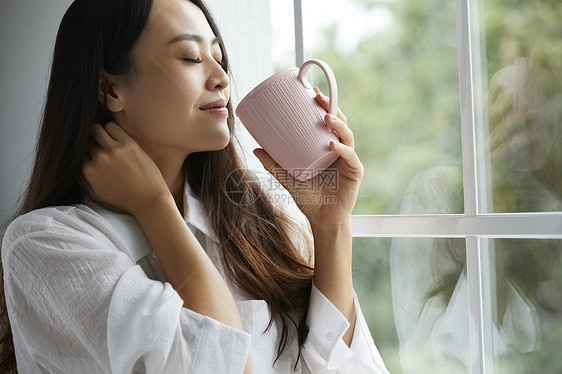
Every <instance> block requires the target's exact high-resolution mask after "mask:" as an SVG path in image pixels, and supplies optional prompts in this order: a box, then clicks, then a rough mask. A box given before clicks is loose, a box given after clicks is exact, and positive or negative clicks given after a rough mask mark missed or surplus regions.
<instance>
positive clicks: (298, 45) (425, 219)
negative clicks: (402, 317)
mask: <svg viewBox="0 0 562 374" xmlns="http://www.w3.org/2000/svg"><path fill="white" fill-rule="evenodd" d="M456 8H457V11H456V12H457V42H458V46H459V48H458V69H459V90H460V92H459V94H460V96H459V97H460V103H461V108H460V109H461V111H460V114H461V118H460V121H461V141H462V166H463V187H464V210H465V213H464V214H428V215H354V216H352V229H353V236H354V237H393V238H395V237H416V238H424V237H426V238H427V237H429V238H464V239H465V241H466V243H465V244H466V263H467V279H468V289H469V309H470V311H469V312H470V315H471V318H470V325H469V328H470V354H471V358H472V360H471V361H472V362H473V365H472V368H471V372H472V373H473V374H484V373H488V374H491V373H492V372H493V368H492V366H491V365H489V363H488V364H487V363H486V356H488V354H487V353H488V352H489V351H490V350H491V349H492V347H491V344H490V342H488V341H486V344H485V339H487V338H489V335H490V334H486V333H485V331H486V330H485V326H486V323H488V324H489V323H490V320H491V318H489V315H488V314H489V313H491V310H492V308H491V304H492V301H491V297H492V296H491V295H489V292H488V293H486V292H485V290H484V289H483V287H482V285H483V284H490V283H488V282H483V279H484V278H486V279H490V277H491V276H493V274H491V271H489V264H490V262H491V259H489V258H487V254H488V253H489V252H488V251H487V247H486V246H487V245H488V241H487V240H486V239H488V238H494V239H500V238H501V239H503V238H512V239H513V238H515V239H562V213H561V212H554V213H550V212H545V213H508V214H503V213H494V214H483V213H480V209H479V201H480V203H482V202H483V198H485V197H486V196H487V191H480V190H479V186H486V185H487V183H485V178H486V175H485V174H483V173H481V172H479V171H480V170H484V168H480V167H478V158H477V155H478V154H483V150H477V145H478V144H483V142H477V138H476V136H477V133H476V131H475V129H476V128H477V124H478V123H482V122H479V121H482V118H478V116H479V115H480V116H481V114H482V111H481V108H478V107H477V103H480V102H482V101H481V100H479V99H480V98H479V97H478V96H476V95H478V93H480V92H482V89H481V87H475V85H477V84H480V82H479V79H473V77H481V76H482V75H481V74H480V72H481V68H482V66H481V61H480V60H479V59H477V58H475V57H479V56H476V55H475V54H476V53H479V51H480V50H481V48H480V45H479V43H480V35H479V32H480V31H479V28H478V2H477V1H470V0H457V2H456ZM294 21H295V52H296V53H295V55H296V66H300V65H302V63H303V61H304V35H303V17H302V0H294ZM473 51H475V53H473ZM480 181H481V182H480ZM479 182H480V183H479ZM485 349H486V350H487V351H485ZM488 357H490V356H488Z"/></svg>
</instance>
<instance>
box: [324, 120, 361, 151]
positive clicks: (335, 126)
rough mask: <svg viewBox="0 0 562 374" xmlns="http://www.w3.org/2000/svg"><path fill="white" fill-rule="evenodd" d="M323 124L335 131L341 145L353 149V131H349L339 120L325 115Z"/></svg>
mask: <svg viewBox="0 0 562 374" xmlns="http://www.w3.org/2000/svg"><path fill="white" fill-rule="evenodd" d="M324 122H325V123H326V126H328V127H329V128H331V129H332V130H335V131H336V133H337V134H338V136H339V138H340V140H341V142H342V143H343V144H345V145H347V146H349V147H352V148H353V147H354V137H353V131H351V129H350V128H349V126H347V124H346V123H345V122H344V121H342V119H341V118H339V117H334V116H332V115H331V114H326V116H324Z"/></svg>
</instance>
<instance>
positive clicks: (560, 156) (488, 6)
mask: <svg viewBox="0 0 562 374" xmlns="http://www.w3.org/2000/svg"><path fill="white" fill-rule="evenodd" d="M483 8H484V11H485V14H486V17H483V18H482V19H481V25H480V28H481V30H482V31H481V32H482V34H483V35H484V36H485V45H486V50H482V51H478V52H479V53H480V54H481V55H483V56H486V67H485V70H487V71H488V76H489V78H483V79H486V81H487V84H484V86H488V89H487V92H485V93H484V95H483V99H484V102H483V107H484V111H485V112H484V118H485V119H486V120H487V122H488V123H487V125H488V128H487V130H484V132H485V133H486V136H485V137H484V141H485V142H486V144H487V148H488V155H486V159H485V163H486V164H487V168H488V170H489V175H490V181H489V183H488V187H489V194H491V199H490V196H488V198H487V200H488V204H487V206H483V207H482V208H483V210H485V211H491V212H498V213H500V212H542V211H560V210H562V173H561V172H560V171H561V170H562V147H560V144H561V143H562V125H561V121H562V105H560V103H561V102H562V84H561V82H562V75H561V73H562V44H561V42H560V40H562V39H561V38H560V36H561V35H562V27H561V26H560V22H559V20H560V17H562V3H560V2H559V1H541V2H533V3H531V2H522V1H516V2H513V1H506V0H495V1H485V2H484V3H483ZM485 83H486V82H485ZM479 156H482V157H483V156H484V155H479ZM482 205H483V204H482Z"/></svg>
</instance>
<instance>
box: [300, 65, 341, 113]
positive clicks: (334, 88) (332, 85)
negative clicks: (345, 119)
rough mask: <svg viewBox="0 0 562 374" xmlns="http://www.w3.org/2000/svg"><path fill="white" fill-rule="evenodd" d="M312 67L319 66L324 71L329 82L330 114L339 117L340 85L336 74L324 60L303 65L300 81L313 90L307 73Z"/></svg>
mask: <svg viewBox="0 0 562 374" xmlns="http://www.w3.org/2000/svg"><path fill="white" fill-rule="evenodd" d="M312 65H317V66H318V67H320V69H322V71H323V72H324V75H325V76H326V79H327V80H328V90H329V95H330V104H329V106H328V109H329V110H328V113H330V114H331V115H333V116H337V115H338V85H337V84H336V77H335V76H334V72H333V71H332V69H330V66H328V64H327V63H325V62H324V61H322V60H308V61H306V62H305V63H304V64H302V66H301V68H300V70H299V75H298V79H299V81H300V82H301V83H302V84H303V85H304V86H305V87H306V88H312V86H311V84H310V82H309V81H308V77H307V73H308V70H309V69H310V67H311V66H312Z"/></svg>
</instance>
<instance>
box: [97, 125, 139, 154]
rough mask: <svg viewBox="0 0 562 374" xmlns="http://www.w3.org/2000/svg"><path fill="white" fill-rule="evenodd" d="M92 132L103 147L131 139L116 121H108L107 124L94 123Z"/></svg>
mask: <svg viewBox="0 0 562 374" xmlns="http://www.w3.org/2000/svg"><path fill="white" fill-rule="evenodd" d="M91 132H92V138H93V139H94V140H95V141H96V143H97V144H98V145H99V146H100V147H101V148H109V147H112V146H115V145H116V144H117V143H118V142H125V141H128V140H129V139H130V137H129V135H127V133H126V132H125V130H123V128H121V126H119V125H118V124H117V123H115V122H108V123H106V124H105V126H102V125H100V124H99V123H94V125H93V126H92V131H91Z"/></svg>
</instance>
